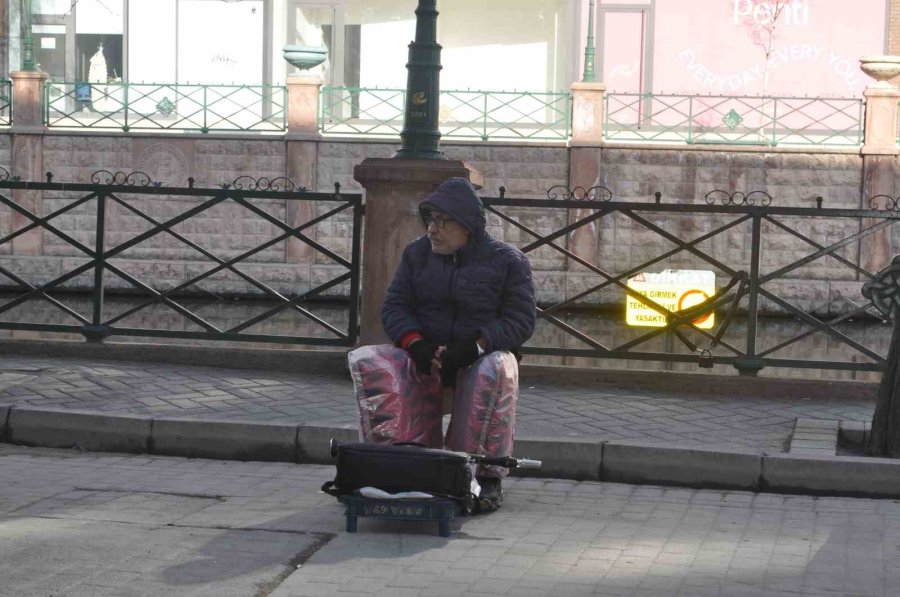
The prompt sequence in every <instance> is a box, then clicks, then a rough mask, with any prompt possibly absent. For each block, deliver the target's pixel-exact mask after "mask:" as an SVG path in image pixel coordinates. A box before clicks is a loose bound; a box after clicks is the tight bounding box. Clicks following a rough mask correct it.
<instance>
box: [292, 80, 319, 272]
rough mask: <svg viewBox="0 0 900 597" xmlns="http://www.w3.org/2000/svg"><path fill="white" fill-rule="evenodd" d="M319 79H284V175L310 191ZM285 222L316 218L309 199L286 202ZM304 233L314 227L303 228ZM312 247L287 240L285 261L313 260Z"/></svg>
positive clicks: (316, 148) (312, 187) (295, 223)
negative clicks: (285, 114)
mask: <svg viewBox="0 0 900 597" xmlns="http://www.w3.org/2000/svg"><path fill="white" fill-rule="evenodd" d="M321 87H322V79H321V78H319V77H311V76H301V75H291V76H289V77H288V78H287V88H288V101H287V126H288V132H287V135H285V143H286V148H285V156H286V158H287V167H286V170H287V172H286V175H287V177H288V178H290V179H291V180H292V181H294V184H295V185H297V186H298V187H306V188H307V190H309V191H316V190H318V189H317V187H316V184H317V180H316V162H317V160H318V152H319V143H318V142H319V141H320V140H321V138H322V135H320V134H319V122H318V114H319V89H320V88H321ZM285 213H286V218H287V223H288V224H289V225H290V226H299V225H300V224H302V223H304V222H308V221H309V220H311V219H312V218H314V217H315V206H313V205H311V204H310V202H309V201H288V202H287V206H286V212H285ZM303 233H304V234H305V235H307V236H310V235H313V234H314V231H313V230H304V231H303ZM315 253H316V252H315V249H313V248H312V247H310V246H309V245H308V244H306V243H304V242H302V241H300V240H297V239H296V238H291V239H288V241H287V243H286V247H285V261H286V262H287V263H312V261H313V260H314V259H315Z"/></svg>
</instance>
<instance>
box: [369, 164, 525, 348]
mask: <svg viewBox="0 0 900 597" xmlns="http://www.w3.org/2000/svg"><path fill="white" fill-rule="evenodd" d="M430 209H433V210H437V211H441V212H444V213H446V214H447V215H449V216H451V217H452V218H453V219H454V220H456V221H457V222H459V223H460V224H462V225H463V226H464V227H465V228H466V229H467V230H468V231H469V242H468V244H467V245H466V246H465V247H463V248H462V249H460V250H459V251H457V252H456V253H455V254H453V255H439V254H437V253H435V252H433V251H432V250H431V243H430V241H429V240H428V237H427V235H426V236H421V237H419V238H417V239H416V240H414V241H413V242H412V243H410V244H409V245H408V246H407V247H406V250H405V251H404V252H403V257H402V260H401V262H400V267H399V268H398V269H397V273H396V275H395V276H394V280H393V281H392V282H391V285H390V286H389V287H388V290H387V296H386V297H385V300H384V304H383V305H382V309H381V320H382V323H383V324H384V329H385V331H386V332H387V334H388V336H390V338H391V340H392V341H393V342H394V343H398V342H399V341H400V339H401V338H402V337H403V336H404V335H405V334H407V333H408V332H413V331H418V332H421V333H422V334H423V335H424V336H425V339H426V340H428V341H430V342H436V343H438V344H447V343H449V342H453V341H455V340H467V339H470V338H471V339H473V340H474V339H476V338H478V337H483V338H484V339H485V340H486V341H487V347H486V350H487V351H488V352H491V351H494V350H510V349H512V348H515V347H517V346H521V345H522V344H524V343H525V341H526V340H528V338H530V337H531V334H532V333H533V332H534V322H535V319H536V316H537V309H536V306H535V300H534V285H533V283H532V279H531V266H530V264H529V263H528V259H527V258H526V257H525V255H524V254H523V253H522V252H521V251H519V250H518V249H517V248H515V247H513V246H510V245H507V244H505V243H502V242H500V241H498V240H496V239H494V238H492V237H491V236H490V235H489V234H487V232H486V231H485V217H484V207H483V205H482V204H481V199H479V198H478V196H477V195H476V194H475V190H474V188H472V185H471V184H469V182H468V181H467V180H465V179H462V178H452V179H450V180H448V181H446V182H444V183H443V184H441V185H440V186H439V187H438V189H437V190H436V191H435V192H434V194H432V195H431V196H429V197H428V198H427V199H426V200H425V201H424V202H422V204H421V205H420V206H419V210H420V212H421V213H423V214H424V213H425V212H426V211H428V210H430Z"/></svg>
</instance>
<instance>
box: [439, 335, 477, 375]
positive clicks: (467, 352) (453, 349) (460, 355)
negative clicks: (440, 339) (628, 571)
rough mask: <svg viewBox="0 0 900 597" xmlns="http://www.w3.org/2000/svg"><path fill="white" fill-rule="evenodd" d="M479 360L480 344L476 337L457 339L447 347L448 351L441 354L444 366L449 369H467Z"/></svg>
mask: <svg viewBox="0 0 900 597" xmlns="http://www.w3.org/2000/svg"><path fill="white" fill-rule="evenodd" d="M477 360H478V346H477V345H476V340H475V338H470V339H468V340H457V341H456V342H454V343H453V344H451V345H450V346H448V347H447V350H446V352H444V354H443V355H442V356H441V361H442V363H443V368H447V369H453V370H457V369H465V368H466V367H468V366H469V365H471V364H472V363H474V362H475V361H477Z"/></svg>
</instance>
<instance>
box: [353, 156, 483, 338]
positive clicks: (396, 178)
mask: <svg viewBox="0 0 900 597" xmlns="http://www.w3.org/2000/svg"><path fill="white" fill-rule="evenodd" d="M453 176H460V177H463V178H467V179H469V180H470V181H471V182H472V184H473V185H475V187H476V188H480V187H481V186H482V184H483V182H484V181H483V178H482V176H481V173H480V172H478V171H477V170H475V169H474V168H473V167H472V166H470V165H469V164H467V163H465V162H462V161H460V160H432V159H394V158H368V159H366V160H364V161H363V162H362V163H361V164H359V165H357V166H356V167H355V168H354V170H353V177H354V178H355V179H356V180H357V181H359V183H360V184H361V185H362V186H363V188H365V190H366V217H365V228H364V231H363V239H364V243H363V256H362V265H363V269H362V278H361V281H362V285H361V288H362V290H361V292H362V296H361V301H360V302H361V305H360V324H361V325H360V339H359V342H360V344H361V345H365V344H380V343H385V342H389V340H388V338H387V336H386V335H385V333H384V330H383V328H382V326H381V303H382V302H383V301H384V294H385V291H386V290H387V287H388V284H390V282H391V280H392V279H393V277H394V274H395V273H396V270H397V266H398V264H399V263H400V257H401V255H402V254H403V249H404V248H405V247H406V245H407V244H409V243H410V242H411V241H412V240H414V239H415V238H417V237H419V236H421V235H422V234H424V233H425V229H424V227H423V226H422V220H421V219H419V211H418V206H419V203H421V202H422V200H424V199H425V197H426V196H427V195H428V194H429V193H431V192H432V191H434V189H435V188H436V187H437V186H438V185H439V184H441V183H442V182H444V181H445V180H447V179H448V178H451V177H453Z"/></svg>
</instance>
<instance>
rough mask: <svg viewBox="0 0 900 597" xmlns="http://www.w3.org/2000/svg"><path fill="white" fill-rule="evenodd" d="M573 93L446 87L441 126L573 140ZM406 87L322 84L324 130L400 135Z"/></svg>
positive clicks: (469, 132) (495, 135) (459, 131)
mask: <svg viewBox="0 0 900 597" xmlns="http://www.w3.org/2000/svg"><path fill="white" fill-rule="evenodd" d="M570 103H571V98H570V96H569V94H568V93H553V92H529V91H471V90H465V91H463V90H441V94H440V112H439V119H438V120H439V128H440V131H441V136H442V137H443V138H447V139H481V140H482V141H487V140H489V139H506V140H509V139H515V140H544V141H546V140H558V141H566V140H567V139H568V138H569V120H570V116H569V115H570V112H571V108H570ZM405 104H406V91H405V90H404V89H377V88H374V89H373V88H363V87H323V88H322V90H321V95H320V102H319V106H320V109H319V130H321V131H322V133H323V134H326V135H374V136H393V137H396V136H399V135H400V131H401V130H402V128H403V111H404V108H405Z"/></svg>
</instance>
